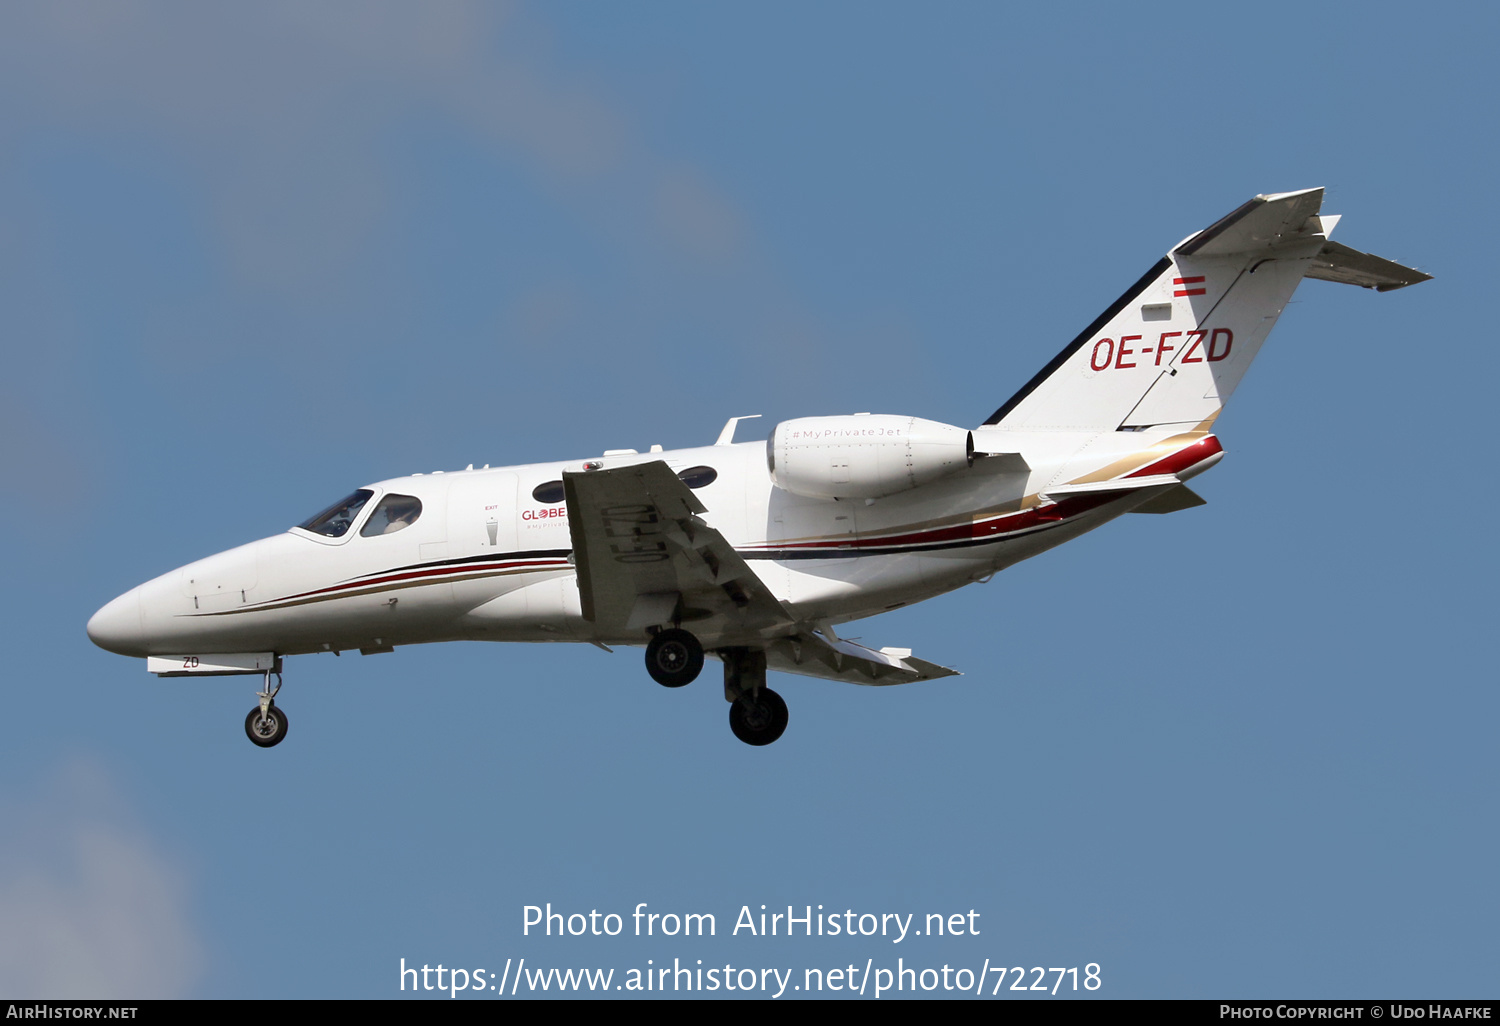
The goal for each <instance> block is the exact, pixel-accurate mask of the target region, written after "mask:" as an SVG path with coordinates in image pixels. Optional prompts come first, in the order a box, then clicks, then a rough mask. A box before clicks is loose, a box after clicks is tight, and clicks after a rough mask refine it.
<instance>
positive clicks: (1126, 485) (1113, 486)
mask: <svg viewBox="0 0 1500 1026" xmlns="http://www.w3.org/2000/svg"><path fill="white" fill-rule="evenodd" d="M1181 484H1182V481H1181V480H1179V479H1178V477H1177V475H1176V474H1152V475H1151V476H1149V477H1117V478H1115V479H1114V480H1113V481H1088V482H1086V483H1083V484H1067V485H1057V486H1056V487H1054V488H1048V489H1047V490H1046V491H1044V492H1043V493H1042V498H1043V499H1056V498H1060V497H1062V496H1064V495H1097V494H1099V493H1100V492H1138V491H1140V490H1141V489H1142V488H1168V487H1171V486H1173V485H1181Z"/></svg>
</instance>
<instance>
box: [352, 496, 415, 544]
mask: <svg viewBox="0 0 1500 1026" xmlns="http://www.w3.org/2000/svg"><path fill="white" fill-rule="evenodd" d="M421 515H422V500H421V499H419V498H417V497H416V496H415V495H395V494H391V495H387V496H386V497H385V498H383V499H381V500H380V505H378V506H376V507H375V512H374V513H371V514H370V519H369V520H366V521H365V526H364V527H361V528H360V529H359V536H360V537H361V538H373V537H375V536H376V535H378V534H395V533H396V532H397V531H404V530H406V528H408V527H410V526H411V525H412V524H414V523H416V522H417V517H419V516H421Z"/></svg>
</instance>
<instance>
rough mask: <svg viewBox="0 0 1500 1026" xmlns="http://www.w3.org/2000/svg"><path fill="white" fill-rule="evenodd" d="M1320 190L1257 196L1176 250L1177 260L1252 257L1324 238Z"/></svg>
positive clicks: (1325, 233)
mask: <svg viewBox="0 0 1500 1026" xmlns="http://www.w3.org/2000/svg"><path fill="white" fill-rule="evenodd" d="M1322 204H1323V190H1322V189H1302V190H1301V191H1299V192H1278V193H1274V194H1272V195H1269V196H1257V197H1255V198H1254V199H1252V200H1250V201H1249V202H1247V203H1243V204H1241V205H1240V206H1239V207H1237V208H1236V209H1235V210H1233V211H1232V212H1230V213H1229V214H1226V215H1225V216H1224V217H1221V218H1219V220H1217V221H1215V222H1214V223H1213V224H1211V225H1209V226H1208V227H1207V228H1205V229H1203V230H1202V231H1201V232H1199V233H1198V234H1197V235H1194V236H1193V237H1192V238H1190V239H1188V240H1187V241H1186V242H1184V243H1183V244H1182V245H1180V246H1178V247H1177V248H1176V249H1175V250H1173V252H1174V253H1175V254H1177V255H1178V256H1197V257H1216V256H1234V255H1237V254H1241V253H1254V252H1256V251H1258V250H1267V249H1272V248H1276V247H1280V246H1285V245H1288V244H1290V243H1296V242H1306V241H1308V240H1310V239H1315V238H1327V232H1326V231H1325V230H1324V227H1323V222H1322V219H1321V218H1319V217H1318V216H1317V214H1318V209H1319V207H1321V206H1322Z"/></svg>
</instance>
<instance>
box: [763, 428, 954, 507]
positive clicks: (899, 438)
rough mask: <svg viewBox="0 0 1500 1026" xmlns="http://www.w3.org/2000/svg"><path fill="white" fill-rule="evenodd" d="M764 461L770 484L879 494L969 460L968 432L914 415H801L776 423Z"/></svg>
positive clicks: (830, 495) (807, 491)
mask: <svg viewBox="0 0 1500 1026" xmlns="http://www.w3.org/2000/svg"><path fill="white" fill-rule="evenodd" d="M766 462H767V463H768V464H769V465H770V467H771V480H772V481H773V482H775V484H776V486H777V487H778V488H784V489H785V490H787V491H789V492H792V493H793V494H796V495H805V496H807V497H809V498H813V499H879V498H881V497H882V496H886V495H894V494H896V493H897V492H904V491H907V490H909V489H912V488H918V487H920V486H922V485H924V484H928V483H930V482H932V481H936V480H938V479H940V478H944V477H947V476H948V475H949V474H952V473H955V472H957V471H960V470H963V469H964V468H966V467H968V466H971V465H972V464H973V462H974V436H973V434H972V433H971V432H969V431H966V430H964V429H963V428H960V427H954V426H953V425H951V424H939V423H937V422H936V421H931V420H922V419H920V418H918V417H895V416H890V415H886V414H868V413H862V414H856V415H853V416H845V417H801V418H799V419H797V420H786V421H782V422H781V423H780V424H777V425H776V430H774V431H772V432H771V437H770V438H768V439H766Z"/></svg>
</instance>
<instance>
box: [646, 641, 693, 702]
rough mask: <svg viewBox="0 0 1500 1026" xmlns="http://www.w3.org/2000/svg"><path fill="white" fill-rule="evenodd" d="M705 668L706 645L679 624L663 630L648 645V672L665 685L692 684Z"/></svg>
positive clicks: (665, 686)
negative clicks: (704, 652)
mask: <svg viewBox="0 0 1500 1026" xmlns="http://www.w3.org/2000/svg"><path fill="white" fill-rule="evenodd" d="M702 669H703V646H702V645H700V644H699V643H698V639H697V638H695V637H693V636H692V634H690V633H688V632H687V631H685V630H682V629H681V628H679V627H673V628H672V629H670V630H665V631H662V632H661V633H660V634H658V635H656V636H655V637H653V638H652V639H651V643H650V644H649V645H647V646H646V672H647V673H649V674H651V679H652V680H654V681H656V683H658V684H660V685H661V686H662V687H664V688H680V687H682V686H683V685H684V684H691V683H692V682H693V681H694V680H695V679H696V678H697V676H698V672H699V671H700V670H702Z"/></svg>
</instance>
